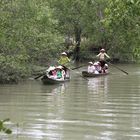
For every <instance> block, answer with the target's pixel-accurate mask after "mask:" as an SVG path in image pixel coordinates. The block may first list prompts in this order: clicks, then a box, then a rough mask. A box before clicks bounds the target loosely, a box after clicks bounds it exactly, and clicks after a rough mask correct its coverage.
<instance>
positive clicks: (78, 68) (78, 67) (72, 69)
mask: <svg viewBox="0 0 140 140" xmlns="http://www.w3.org/2000/svg"><path fill="white" fill-rule="evenodd" d="M84 66H87V64H85V65H81V66H78V67H75V68H72V70H76V69H79V68H81V67H84Z"/></svg>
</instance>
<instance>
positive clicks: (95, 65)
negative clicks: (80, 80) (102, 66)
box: [93, 62, 99, 74]
mask: <svg viewBox="0 0 140 140" xmlns="http://www.w3.org/2000/svg"><path fill="white" fill-rule="evenodd" d="M93 66H94V73H95V74H99V70H98V66H99V64H98V63H97V62H94V64H93Z"/></svg>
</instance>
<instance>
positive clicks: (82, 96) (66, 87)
mask: <svg viewBox="0 0 140 140" xmlns="http://www.w3.org/2000/svg"><path fill="white" fill-rule="evenodd" d="M118 66H119V67H120V68H122V69H123V70H126V71H127V72H128V73H129V75H126V74H125V73H123V72H122V71H120V70H118V69H116V68H115V67H111V68H110V75H107V76H104V77H98V78H88V80H85V79H83V78H82V77H80V76H79V73H80V72H81V71H82V70H85V69H86V68H80V69H79V70H78V71H76V70H75V72H72V74H71V77H72V79H71V81H70V82H66V83H64V84H59V85H43V84H42V82H41V81H40V80H28V81H24V82H21V83H19V84H17V85H0V120H3V119H5V118H10V121H9V122H7V123H5V126H6V127H7V128H10V129H11V130H12V131H13V132H12V134H10V135H6V134H4V133H2V132H0V140H140V65H133V64H129V65H118Z"/></svg>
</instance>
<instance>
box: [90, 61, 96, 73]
mask: <svg viewBox="0 0 140 140" xmlns="http://www.w3.org/2000/svg"><path fill="white" fill-rule="evenodd" d="M88 64H89V65H88V73H94V70H95V68H94V66H93V63H92V62H88Z"/></svg>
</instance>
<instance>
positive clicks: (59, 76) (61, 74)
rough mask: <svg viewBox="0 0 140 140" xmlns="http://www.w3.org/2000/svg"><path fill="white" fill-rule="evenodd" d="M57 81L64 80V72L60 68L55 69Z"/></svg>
mask: <svg viewBox="0 0 140 140" xmlns="http://www.w3.org/2000/svg"><path fill="white" fill-rule="evenodd" d="M56 71H57V72H56V73H57V79H62V80H64V79H65V71H64V70H63V67H62V66H58V67H56Z"/></svg>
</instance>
